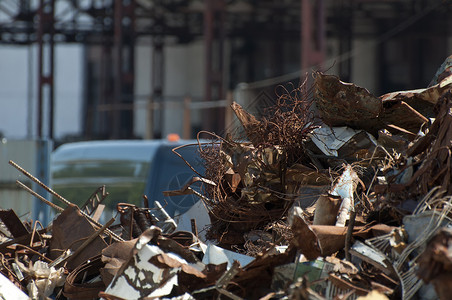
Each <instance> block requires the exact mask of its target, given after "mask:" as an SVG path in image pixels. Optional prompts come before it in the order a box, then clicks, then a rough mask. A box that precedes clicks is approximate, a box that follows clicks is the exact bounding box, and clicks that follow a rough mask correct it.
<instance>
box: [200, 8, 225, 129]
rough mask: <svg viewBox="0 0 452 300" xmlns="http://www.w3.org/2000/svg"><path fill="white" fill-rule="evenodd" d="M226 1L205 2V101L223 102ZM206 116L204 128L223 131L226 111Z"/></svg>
mask: <svg viewBox="0 0 452 300" xmlns="http://www.w3.org/2000/svg"><path fill="white" fill-rule="evenodd" d="M225 6H226V5H225V1H224V0H205V10H204V40H205V45H204V49H205V75H204V76H205V92H204V100H205V101H217V100H222V99H223V97H224V94H223V55H224V53H223V52H224V39H225V28H224V22H225V15H226V14H225ZM212 112H213V113H210V114H208V115H207V116H206V119H205V121H204V123H205V125H204V128H206V129H207V130H211V131H221V130H223V129H224V128H223V126H224V110H220V109H213V111H212Z"/></svg>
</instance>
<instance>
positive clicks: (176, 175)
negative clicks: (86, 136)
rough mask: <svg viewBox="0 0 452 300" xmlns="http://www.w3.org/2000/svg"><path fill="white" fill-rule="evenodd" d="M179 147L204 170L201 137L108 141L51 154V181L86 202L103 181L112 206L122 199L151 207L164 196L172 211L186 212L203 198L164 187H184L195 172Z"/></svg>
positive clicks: (71, 198) (78, 144)
mask: <svg viewBox="0 0 452 300" xmlns="http://www.w3.org/2000/svg"><path fill="white" fill-rule="evenodd" d="M181 145H188V146H186V147H183V148H180V149H179V150H178V151H177V152H178V153H180V154H181V155H182V157H183V158H184V159H185V160H187V161H188V162H189V163H190V165H191V166H192V167H193V168H194V169H196V171H198V172H199V173H201V174H203V173H204V166H203V162H202V160H201V158H200V157H199V152H198V149H199V147H198V142H197V141H196V140H177V141H169V140H106V141H86V142H75V143H67V144H63V145H61V146H60V147H58V148H57V149H55V151H54V152H53V153H52V155H51V164H50V165H51V167H50V173H51V185H52V188H53V189H54V190H55V191H56V192H57V193H59V194H60V195H61V196H63V197H64V198H66V199H67V200H69V201H71V202H72V203H74V204H77V205H79V206H80V205H82V204H83V203H85V201H86V200H87V199H88V198H89V197H90V195H91V194H92V193H93V192H94V191H95V190H96V189H97V188H98V187H100V186H102V185H105V186H106V190H107V192H109V196H108V197H107V198H106V200H105V202H104V204H106V207H107V209H108V210H109V211H112V212H114V211H115V210H116V204H117V203H121V202H122V203H124V202H126V203H131V204H135V205H137V206H139V207H142V206H143V195H146V196H147V197H148V199H149V206H150V207H151V208H152V207H154V201H159V202H160V204H161V205H162V206H163V207H164V208H165V210H166V211H167V213H168V214H169V215H170V216H173V217H174V216H177V215H180V214H183V213H184V212H185V211H187V210H188V209H189V208H190V207H191V206H193V204H195V203H196V202H197V201H198V200H199V198H198V197H196V196H195V195H184V196H176V197H165V196H164V195H163V194H162V192H163V191H168V190H178V189H180V188H181V187H182V186H183V185H184V184H185V183H186V182H187V181H188V180H190V179H191V178H192V177H193V176H194V175H195V173H194V172H193V171H192V170H191V169H190V167H189V166H188V165H187V164H186V163H185V162H184V160H182V159H181V158H180V157H178V156H177V155H176V154H174V153H173V152H172V151H171V150H172V149H174V148H175V147H178V146H181Z"/></svg>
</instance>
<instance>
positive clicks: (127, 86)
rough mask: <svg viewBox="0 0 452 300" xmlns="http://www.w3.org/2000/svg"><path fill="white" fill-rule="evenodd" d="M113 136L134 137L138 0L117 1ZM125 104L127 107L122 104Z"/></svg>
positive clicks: (115, 6)
mask: <svg viewBox="0 0 452 300" xmlns="http://www.w3.org/2000/svg"><path fill="white" fill-rule="evenodd" d="M114 24H115V25H114V39H113V40H114V54H113V65H114V71H113V72H114V87H113V91H114V95H113V106H112V138H132V137H133V108H131V106H130V104H133V100H134V99H133V98H134V92H133V91H134V63H135V1H134V0H115V3H114ZM122 104H125V107H122Z"/></svg>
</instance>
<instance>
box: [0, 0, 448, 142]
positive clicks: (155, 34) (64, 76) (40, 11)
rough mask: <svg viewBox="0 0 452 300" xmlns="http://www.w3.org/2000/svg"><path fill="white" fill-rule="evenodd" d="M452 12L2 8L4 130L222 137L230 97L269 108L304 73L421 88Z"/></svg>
mask: <svg viewBox="0 0 452 300" xmlns="http://www.w3.org/2000/svg"><path fill="white" fill-rule="evenodd" d="M451 13H452V2H451V1H444V0H428V1H426V0H380V1H372V0H334V1H333V0H318V1H310V0H278V1H275V0H260V1H257V0H256V1H252V0H249V1H238V0H237V1H233V0H230V1H227V0H204V1H201V0H198V1H196V0H154V1H152V0H28V1H27V0H1V1H0V103H1V109H0V132H1V134H2V136H3V137H6V138H20V139H22V138H27V139H34V138H42V137H47V138H50V139H53V140H55V141H56V142H57V143H61V142H63V141H70V140H89V139H118V138H121V139H130V138H139V139H141V138H143V139H152V138H160V137H165V136H166V135H167V134H169V133H177V134H179V135H180V136H182V137H185V138H190V137H194V136H195V134H196V133H197V131H198V130H200V129H205V130H212V131H215V132H217V133H221V132H222V131H223V130H224V127H225V124H227V121H228V120H226V119H227V118H228V113H227V112H225V109H224V107H226V106H228V103H227V102H228V98H232V99H233V100H234V101H238V102H239V103H243V104H245V105H246V104H247V102H252V101H255V100H256V98H258V97H259V95H260V94H261V93H262V91H263V90H266V94H267V95H268V96H269V97H270V98H271V97H274V96H275V91H274V89H275V86H276V85H278V84H284V83H286V82H293V83H294V84H296V85H297V84H298V83H299V78H300V76H301V75H304V73H306V72H309V71H311V70H322V71H326V72H327V73H329V74H336V75H338V76H340V78H341V80H343V81H348V82H353V83H355V84H357V85H361V86H363V87H365V88H367V89H368V90H369V91H371V92H372V93H374V94H375V95H377V96H378V95H381V94H383V93H386V92H392V91H396V90H406V89H415V88H423V87H426V86H427V85H428V84H429V81H430V80H431V78H432V77H433V75H434V73H435V71H436V69H437V68H438V67H439V66H440V64H441V63H442V61H444V59H445V58H446V57H447V56H448V55H450V54H451V53H452V32H451V28H452V18H451ZM229 94H230V96H228V95H229ZM229 101H230V99H229ZM209 116H215V117H209Z"/></svg>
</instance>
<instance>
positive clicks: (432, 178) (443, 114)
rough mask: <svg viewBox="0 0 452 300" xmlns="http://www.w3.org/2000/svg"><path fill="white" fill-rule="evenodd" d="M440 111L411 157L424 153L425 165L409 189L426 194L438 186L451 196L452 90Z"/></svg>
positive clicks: (445, 95) (440, 106) (441, 104)
mask: <svg viewBox="0 0 452 300" xmlns="http://www.w3.org/2000/svg"><path fill="white" fill-rule="evenodd" d="M438 101H439V102H438V107H439V112H438V115H437V117H436V119H435V122H433V124H432V126H431V127H430V129H429V132H428V133H427V135H425V136H424V137H422V138H421V139H419V141H418V142H417V143H415V144H414V145H413V147H412V149H410V150H409V153H410V154H411V155H413V156H414V155H416V154H420V153H422V154H423V155H422V156H423V157H422V161H421V162H422V164H421V166H420V168H419V169H418V170H417V171H416V172H415V173H414V175H413V177H412V178H411V180H410V182H408V184H407V186H410V188H411V189H412V190H413V191H417V192H419V193H420V194H421V195H425V194H427V193H428V191H429V190H431V189H432V188H434V187H436V186H441V187H442V189H444V190H445V191H446V192H447V194H448V195H451V194H452V181H451V180H452V177H451V171H450V170H451V167H452V162H451V151H452V111H451V109H452V91H449V92H447V93H445V94H444V95H443V96H442V97H441V98H440V99H439V100H438Z"/></svg>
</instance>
